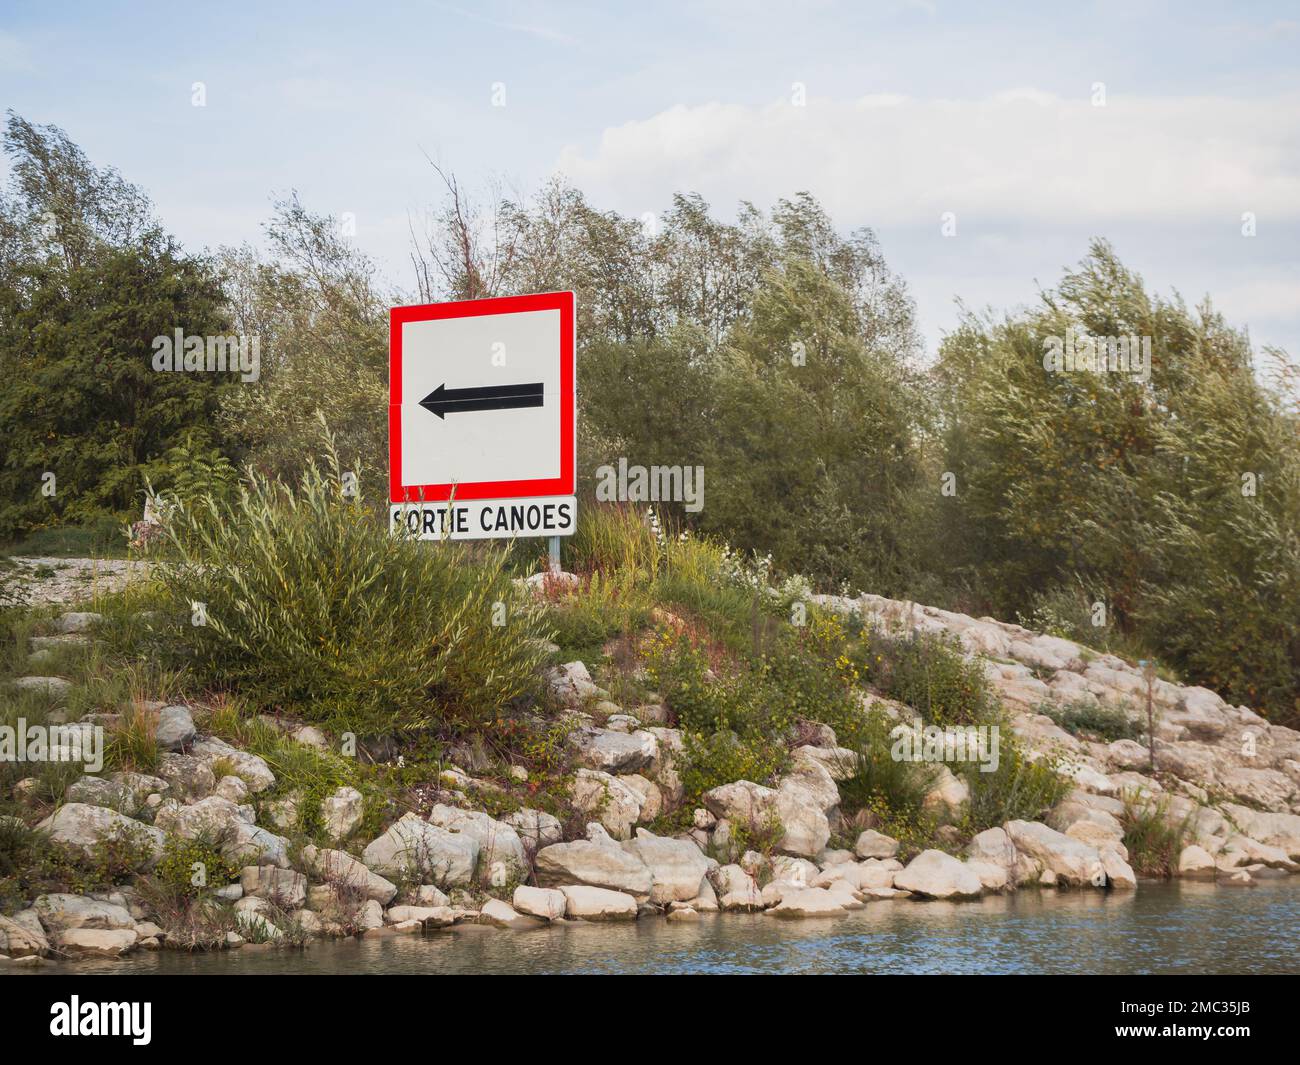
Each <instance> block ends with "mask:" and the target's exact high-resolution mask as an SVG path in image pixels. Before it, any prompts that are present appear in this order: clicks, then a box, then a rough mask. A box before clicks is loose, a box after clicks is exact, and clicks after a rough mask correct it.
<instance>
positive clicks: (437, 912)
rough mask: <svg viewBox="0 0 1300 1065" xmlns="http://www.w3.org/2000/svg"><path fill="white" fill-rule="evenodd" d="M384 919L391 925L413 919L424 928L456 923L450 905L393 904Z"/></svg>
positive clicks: (442, 926)
mask: <svg viewBox="0 0 1300 1065" xmlns="http://www.w3.org/2000/svg"><path fill="white" fill-rule="evenodd" d="M384 920H385V921H387V922H388V923H389V924H391V925H398V924H401V925H404V924H406V923H407V922H409V921H415V922H416V923H417V924H419V925H421V926H423V927H425V928H446V927H447V926H448V925H451V924H455V923H456V917H455V914H454V912H453V911H452V909H451V907H450V906H447V905H442V906H393V907H392V908H391V909H389V910H388V911H387V912H386V913H385V914H384Z"/></svg>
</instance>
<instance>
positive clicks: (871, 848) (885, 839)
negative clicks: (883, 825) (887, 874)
mask: <svg viewBox="0 0 1300 1065" xmlns="http://www.w3.org/2000/svg"><path fill="white" fill-rule="evenodd" d="M853 853H854V854H856V855H857V856H858V857H859V858H892V857H894V856H895V855H896V854H897V853H898V840H896V839H894V838H893V837H892V836H886V835H885V834H884V833H883V832H877V831H876V830H875V829H874V828H869V829H867V830H866V831H865V832H862V833H860V834H859V835H858V840H857V842H856V843H855V844H854V845H853Z"/></svg>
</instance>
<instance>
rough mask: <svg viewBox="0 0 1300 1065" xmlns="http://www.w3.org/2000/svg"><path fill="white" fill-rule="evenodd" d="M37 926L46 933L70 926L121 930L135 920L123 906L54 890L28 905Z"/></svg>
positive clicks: (133, 925)
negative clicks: (32, 910)
mask: <svg viewBox="0 0 1300 1065" xmlns="http://www.w3.org/2000/svg"><path fill="white" fill-rule="evenodd" d="M32 909H34V910H35V911H36V915H37V917H39V918H40V922H41V925H42V926H43V927H44V928H45V930H46V931H47V932H49V933H50V934H52V935H54V934H58V933H61V932H66V931H68V930H70V929H74V928H86V929H100V930H121V929H125V928H135V920H134V919H133V918H132V917H131V913H130V911H129V910H127V909H126V907H125V906H118V905H116V904H115V903H111V902H104V901H101V900H99V899H90V898H86V897H84V896H82V895H69V894H63V893H55V894H50V895H41V896H39V897H38V898H37V899H36V901H35V902H34V903H33V904H32Z"/></svg>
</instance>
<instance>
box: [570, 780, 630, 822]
mask: <svg viewBox="0 0 1300 1065" xmlns="http://www.w3.org/2000/svg"><path fill="white" fill-rule="evenodd" d="M569 798H570V800H571V801H572V802H573V805H574V807H575V808H576V809H577V810H579V811H582V812H584V813H587V814H589V815H592V816H597V817H599V818H600V823H601V824H602V825H604V826H605V828H606V830H608V831H609V833H610V834H611V835H613V836H614V837H615V838H616V839H627V838H628V837H629V836H630V835H631V834H632V826H633V825H635V824H636V823H637V821H638V820H639V819H640V817H641V797H640V796H639V795H638V794H637V793H636V792H635V791H633V790H632V789H631V788H629V787H628V786H627V785H626V784H625V783H623V781H622V780H621V779H620V778H618V777H615V776H611V775H610V774H609V773H605V772H601V771H600V770H596V769H579V770H578V771H577V773H576V774H575V775H574V778H573V783H572V784H571V785H570V787H569Z"/></svg>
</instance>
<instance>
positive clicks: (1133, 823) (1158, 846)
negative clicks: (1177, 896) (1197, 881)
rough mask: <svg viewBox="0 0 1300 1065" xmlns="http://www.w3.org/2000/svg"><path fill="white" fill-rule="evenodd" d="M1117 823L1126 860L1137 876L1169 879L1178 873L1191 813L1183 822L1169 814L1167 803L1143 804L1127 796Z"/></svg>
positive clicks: (1162, 800) (1165, 800) (1188, 833)
mask: <svg viewBox="0 0 1300 1065" xmlns="http://www.w3.org/2000/svg"><path fill="white" fill-rule="evenodd" d="M1123 799H1124V811H1123V813H1121V814H1120V816H1119V822H1120V824H1121V825H1122V826H1123V827H1124V846H1125V847H1126V848H1127V849H1128V861H1129V865H1131V866H1132V867H1133V869H1134V871H1135V872H1136V873H1138V874H1139V875H1140V876H1158V877H1163V878H1164V879H1166V880H1168V879H1169V878H1170V877H1172V876H1174V875H1176V873H1177V872H1178V856H1179V855H1180V854H1181V853H1182V850H1183V847H1184V846H1186V844H1187V841H1188V836H1189V835H1190V834H1191V814H1189V815H1188V817H1187V818H1185V819H1183V820H1182V821H1178V820H1175V819H1174V818H1172V817H1171V816H1170V813H1169V802H1168V800H1167V799H1161V800H1159V801H1158V802H1154V803H1150V802H1142V801H1140V800H1139V799H1138V798H1137V797H1136V796H1134V795H1131V794H1126V795H1124V796H1123Z"/></svg>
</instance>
